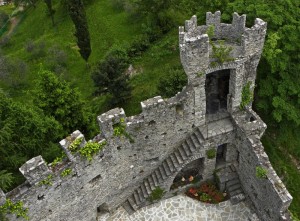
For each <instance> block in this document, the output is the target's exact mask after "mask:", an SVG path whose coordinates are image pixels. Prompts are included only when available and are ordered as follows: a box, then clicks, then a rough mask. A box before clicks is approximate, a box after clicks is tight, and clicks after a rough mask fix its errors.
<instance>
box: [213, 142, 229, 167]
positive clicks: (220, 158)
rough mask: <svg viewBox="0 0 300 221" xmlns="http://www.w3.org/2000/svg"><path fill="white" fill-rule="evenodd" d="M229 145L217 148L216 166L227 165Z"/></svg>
mask: <svg viewBox="0 0 300 221" xmlns="http://www.w3.org/2000/svg"><path fill="white" fill-rule="evenodd" d="M226 151H227V144H222V145H219V146H218V148H217V156H216V166H217V167H219V166H222V165H223V164H225V163H226Z"/></svg>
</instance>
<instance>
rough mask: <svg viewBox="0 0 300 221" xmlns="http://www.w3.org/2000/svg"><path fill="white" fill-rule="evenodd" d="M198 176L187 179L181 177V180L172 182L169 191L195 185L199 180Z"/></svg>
mask: <svg viewBox="0 0 300 221" xmlns="http://www.w3.org/2000/svg"><path fill="white" fill-rule="evenodd" d="M201 178H202V177H200V176H195V177H194V176H189V177H188V178H184V177H182V178H181V180H178V181H176V182H174V183H173V184H172V186H171V190H174V189H177V188H179V187H182V186H186V185H188V184H196V183H197V182H199V181H200V180H201Z"/></svg>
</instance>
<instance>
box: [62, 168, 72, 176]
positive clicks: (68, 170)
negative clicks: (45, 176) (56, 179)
mask: <svg viewBox="0 0 300 221" xmlns="http://www.w3.org/2000/svg"><path fill="white" fill-rule="evenodd" d="M71 173H72V169H71V168H67V169H65V170H63V171H62V172H61V173H60V175H61V176H62V177H66V176H68V175H70V174H71Z"/></svg>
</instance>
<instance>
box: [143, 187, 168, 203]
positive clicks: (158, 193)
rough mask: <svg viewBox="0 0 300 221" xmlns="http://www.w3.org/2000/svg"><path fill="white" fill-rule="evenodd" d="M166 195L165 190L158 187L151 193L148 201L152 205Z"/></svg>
mask: <svg viewBox="0 0 300 221" xmlns="http://www.w3.org/2000/svg"><path fill="white" fill-rule="evenodd" d="M164 194H165V191H164V189H162V188H161V187H159V186H158V187H156V188H155V189H154V190H153V191H152V192H151V194H150V195H149V197H148V198H147V200H149V201H150V202H151V203H152V202H153V201H155V200H160V199H161V198H162V197H163V196H164Z"/></svg>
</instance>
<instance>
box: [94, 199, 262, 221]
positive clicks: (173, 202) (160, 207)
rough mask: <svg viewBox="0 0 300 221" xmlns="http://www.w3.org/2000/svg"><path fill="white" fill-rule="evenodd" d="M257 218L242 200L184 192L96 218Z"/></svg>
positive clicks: (157, 220)
mask: <svg viewBox="0 0 300 221" xmlns="http://www.w3.org/2000/svg"><path fill="white" fill-rule="evenodd" d="M104 220H106V221H248V220H251V221H259V219H258V218H257V217H256V215H255V214H253V213H251V211H250V209H249V208H248V207H247V205H246V204H245V203H244V202H241V203H238V204H236V205H232V204H231V202H230V201H229V200H228V201H225V202H222V203H219V204H207V203H202V202H199V201H196V200H194V199H192V198H190V197H187V196H185V195H178V196H174V197H172V198H169V199H165V200H161V201H160V202H158V203H155V204H152V205H149V206H146V207H144V208H142V209H140V210H138V211H136V212H135V213H133V214H132V215H128V213H127V212H126V211H125V210H124V209H123V207H120V208H119V209H118V210H117V211H116V212H115V213H114V214H111V215H109V214H106V215H103V216H101V217H99V218H98V221H104Z"/></svg>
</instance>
